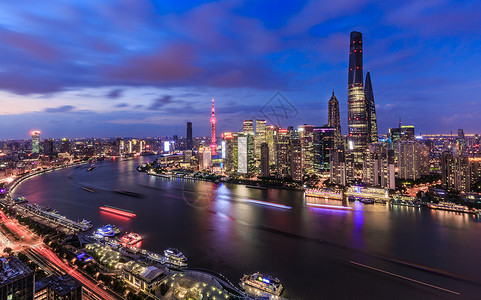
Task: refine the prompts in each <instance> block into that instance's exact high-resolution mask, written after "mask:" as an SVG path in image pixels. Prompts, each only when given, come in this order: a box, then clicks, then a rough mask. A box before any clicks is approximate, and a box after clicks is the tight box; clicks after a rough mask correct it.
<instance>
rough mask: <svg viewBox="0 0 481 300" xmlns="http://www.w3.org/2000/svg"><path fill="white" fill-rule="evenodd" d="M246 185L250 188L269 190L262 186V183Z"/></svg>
mask: <svg viewBox="0 0 481 300" xmlns="http://www.w3.org/2000/svg"><path fill="white" fill-rule="evenodd" d="M216 181H217V180H216ZM216 183H218V182H216ZM245 187H246V188H249V189H258V190H267V187H265V186H261V185H246V186H245Z"/></svg>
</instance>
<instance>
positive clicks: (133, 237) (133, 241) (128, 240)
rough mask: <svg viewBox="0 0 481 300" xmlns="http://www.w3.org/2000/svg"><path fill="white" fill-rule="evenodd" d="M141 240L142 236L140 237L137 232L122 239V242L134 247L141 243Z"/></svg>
mask: <svg viewBox="0 0 481 300" xmlns="http://www.w3.org/2000/svg"><path fill="white" fill-rule="evenodd" d="M141 240H142V236H140V234H138V233H135V232H131V233H128V234H126V235H124V236H123V237H122V238H121V239H120V241H121V242H122V243H123V244H126V245H134V244H137V243H138V242H140V241H141Z"/></svg>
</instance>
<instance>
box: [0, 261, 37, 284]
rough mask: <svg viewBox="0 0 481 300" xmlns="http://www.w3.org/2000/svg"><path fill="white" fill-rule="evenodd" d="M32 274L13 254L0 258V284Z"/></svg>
mask: <svg viewBox="0 0 481 300" xmlns="http://www.w3.org/2000/svg"><path fill="white" fill-rule="evenodd" d="M30 274H33V271H32V270H30V269H29V268H28V267H27V266H26V265H25V264H24V263H22V262H21V261H20V260H19V259H18V258H16V257H14V256H10V257H1V258H0V285H3V284H6V283H9V282H11V281H14V280H17V279H19V278H22V277H25V276H28V275H30Z"/></svg>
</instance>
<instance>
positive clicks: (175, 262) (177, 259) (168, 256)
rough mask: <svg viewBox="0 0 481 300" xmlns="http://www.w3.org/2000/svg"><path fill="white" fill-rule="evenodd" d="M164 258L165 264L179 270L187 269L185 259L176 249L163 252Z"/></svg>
mask: <svg viewBox="0 0 481 300" xmlns="http://www.w3.org/2000/svg"><path fill="white" fill-rule="evenodd" d="M164 257H165V263H166V264H169V265H172V266H175V267H181V268H185V267H187V257H185V255H184V254H183V253H182V252H180V251H179V250H177V249H176V248H169V249H167V250H164Z"/></svg>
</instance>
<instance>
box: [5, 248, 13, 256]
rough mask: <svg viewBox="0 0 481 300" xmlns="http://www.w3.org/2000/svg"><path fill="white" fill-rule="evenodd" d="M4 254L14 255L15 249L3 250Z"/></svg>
mask: <svg viewBox="0 0 481 300" xmlns="http://www.w3.org/2000/svg"><path fill="white" fill-rule="evenodd" d="M3 252H5V253H7V254H8V255H12V253H13V249H12V248H10V247H6V248H4V249H3Z"/></svg>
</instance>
